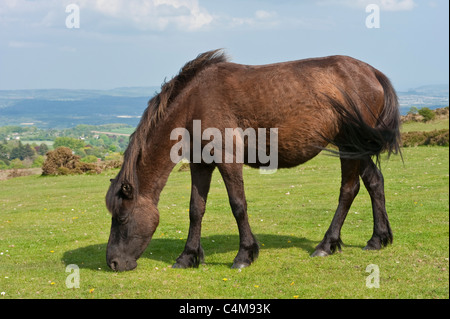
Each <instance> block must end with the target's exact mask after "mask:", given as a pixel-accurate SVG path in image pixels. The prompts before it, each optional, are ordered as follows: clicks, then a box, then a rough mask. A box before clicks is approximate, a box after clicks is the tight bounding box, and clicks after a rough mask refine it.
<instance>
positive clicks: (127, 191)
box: [120, 183, 133, 199]
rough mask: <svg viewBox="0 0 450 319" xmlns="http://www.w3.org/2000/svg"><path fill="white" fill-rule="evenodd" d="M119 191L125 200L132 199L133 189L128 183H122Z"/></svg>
mask: <svg viewBox="0 0 450 319" xmlns="http://www.w3.org/2000/svg"><path fill="white" fill-rule="evenodd" d="M120 190H121V192H122V195H123V196H124V197H125V198H127V199H133V187H132V186H131V185H130V184H129V183H122V186H121V188H120Z"/></svg>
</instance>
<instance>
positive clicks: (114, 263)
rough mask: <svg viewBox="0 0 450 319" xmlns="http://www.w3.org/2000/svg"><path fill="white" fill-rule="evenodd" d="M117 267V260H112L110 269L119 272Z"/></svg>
mask: <svg viewBox="0 0 450 319" xmlns="http://www.w3.org/2000/svg"><path fill="white" fill-rule="evenodd" d="M117 266H118V262H117V261H116V260H111V262H110V263H109V267H110V268H111V269H112V270H114V271H116V270H117Z"/></svg>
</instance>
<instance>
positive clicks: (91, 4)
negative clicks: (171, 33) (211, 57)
mask: <svg viewBox="0 0 450 319" xmlns="http://www.w3.org/2000/svg"><path fill="white" fill-rule="evenodd" d="M81 6H82V8H83V7H84V8H87V9H90V10H93V11H96V12H99V13H101V14H102V15H104V16H108V17H112V18H114V19H118V20H121V21H126V22H130V23H131V24H132V25H133V26H135V27H136V28H138V29H142V30H164V29H166V28H168V27H172V26H174V27H175V28H177V29H180V30H187V31H195V30H199V29H201V28H202V27H204V26H207V25H208V24H209V23H211V21H212V20H213V17H212V15H210V14H209V13H208V11H207V10H206V9H204V8H202V7H201V6H200V5H199V3H198V0H94V1H93V0H84V1H83V2H82V5H81Z"/></svg>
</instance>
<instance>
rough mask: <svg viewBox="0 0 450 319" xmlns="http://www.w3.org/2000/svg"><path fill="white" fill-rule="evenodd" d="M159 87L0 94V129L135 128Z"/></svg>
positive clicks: (432, 102) (439, 90)
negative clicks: (115, 125)
mask: <svg viewBox="0 0 450 319" xmlns="http://www.w3.org/2000/svg"><path fill="white" fill-rule="evenodd" d="M159 89H160V88H159V87H156V86H153V87H122V88H115V89H112V90H65V89H47V90H0V126H5V125H21V124H22V125H35V126H38V127H41V128H59V129H60V128H69V127H74V126H76V125H78V124H90V125H101V124H109V123H124V124H129V125H133V126H136V125H137V124H138V122H139V119H140V116H141V115H142V113H143V112H144V110H145V108H146V107H147V102H148V100H149V99H150V98H151V97H153V96H154V95H155V93H156V92H158V91H159ZM398 96H399V100H400V107H401V108H400V112H401V114H402V115H404V114H406V113H407V112H408V111H409V109H410V108H411V107H412V106H415V107H418V108H421V107H424V106H426V107H428V108H430V109H436V108H440V107H445V106H448V105H449V102H448V97H449V88H448V85H426V86H421V87H418V88H414V89H411V90H408V91H407V92H398Z"/></svg>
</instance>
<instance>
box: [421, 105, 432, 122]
mask: <svg viewBox="0 0 450 319" xmlns="http://www.w3.org/2000/svg"><path fill="white" fill-rule="evenodd" d="M418 113H419V114H420V115H422V116H423V121H424V122H429V121H431V120H433V119H434V118H435V117H436V114H435V113H434V112H433V111H432V110H430V109H429V108H427V107H423V108H421V109H420V110H419V111H418Z"/></svg>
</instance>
